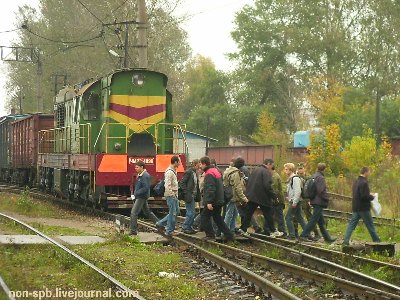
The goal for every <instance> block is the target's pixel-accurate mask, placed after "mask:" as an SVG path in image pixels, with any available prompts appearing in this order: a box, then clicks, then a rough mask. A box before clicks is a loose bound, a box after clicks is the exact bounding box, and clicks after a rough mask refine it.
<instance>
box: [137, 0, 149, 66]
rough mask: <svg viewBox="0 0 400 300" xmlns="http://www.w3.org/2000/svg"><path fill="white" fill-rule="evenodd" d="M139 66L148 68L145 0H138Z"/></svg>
mask: <svg viewBox="0 0 400 300" xmlns="http://www.w3.org/2000/svg"><path fill="white" fill-rule="evenodd" d="M138 22H139V25H138V44H139V68H144V69H146V68H147V12H146V2H145V0H138Z"/></svg>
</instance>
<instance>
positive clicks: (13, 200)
mask: <svg viewBox="0 0 400 300" xmlns="http://www.w3.org/2000/svg"><path fill="white" fill-rule="evenodd" d="M3 211H7V212H10V211H11V212H14V213H18V214H23V215H26V216H29V217H43V218H51V217H56V218H68V217H69V216H70V214H69V213H68V212H67V211H65V210H60V208H59V207H57V206H55V205H52V204H50V203H47V202H45V201H40V200H34V199H32V198H31V197H30V196H29V194H28V192H26V191H25V192H23V193H22V194H20V195H16V194H9V193H0V212H3Z"/></svg>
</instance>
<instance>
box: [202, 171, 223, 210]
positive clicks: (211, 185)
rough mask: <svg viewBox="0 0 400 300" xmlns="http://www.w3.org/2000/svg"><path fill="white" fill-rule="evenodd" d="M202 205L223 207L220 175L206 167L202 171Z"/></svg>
mask: <svg viewBox="0 0 400 300" xmlns="http://www.w3.org/2000/svg"><path fill="white" fill-rule="evenodd" d="M203 203H204V206H206V205H207V204H212V205H215V206H223V205H224V187H223V183H222V175H221V173H220V172H219V171H218V170H217V169H216V168H212V167H207V168H206V169H205V170H204V188H203Z"/></svg>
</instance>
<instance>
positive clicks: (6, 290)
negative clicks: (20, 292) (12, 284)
mask: <svg viewBox="0 0 400 300" xmlns="http://www.w3.org/2000/svg"><path fill="white" fill-rule="evenodd" d="M0 286H1V288H2V289H3V291H4V293H6V295H7V297H8V299H10V300H16V299H15V298H14V296H13V295H12V293H11V291H10V289H9V288H8V286H7V284H6V283H5V281H4V280H3V278H1V276H0Z"/></svg>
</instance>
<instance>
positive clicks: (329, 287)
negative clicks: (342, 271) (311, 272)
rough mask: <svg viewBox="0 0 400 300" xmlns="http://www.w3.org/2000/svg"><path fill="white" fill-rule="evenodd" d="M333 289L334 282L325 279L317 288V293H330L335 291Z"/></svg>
mask: <svg viewBox="0 0 400 300" xmlns="http://www.w3.org/2000/svg"><path fill="white" fill-rule="evenodd" d="M335 290H336V285H335V283H334V282H333V281H327V282H325V283H324V284H323V285H322V286H321V287H320V288H319V289H318V293H319V294H321V295H325V294H332V293H334V292H335Z"/></svg>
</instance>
